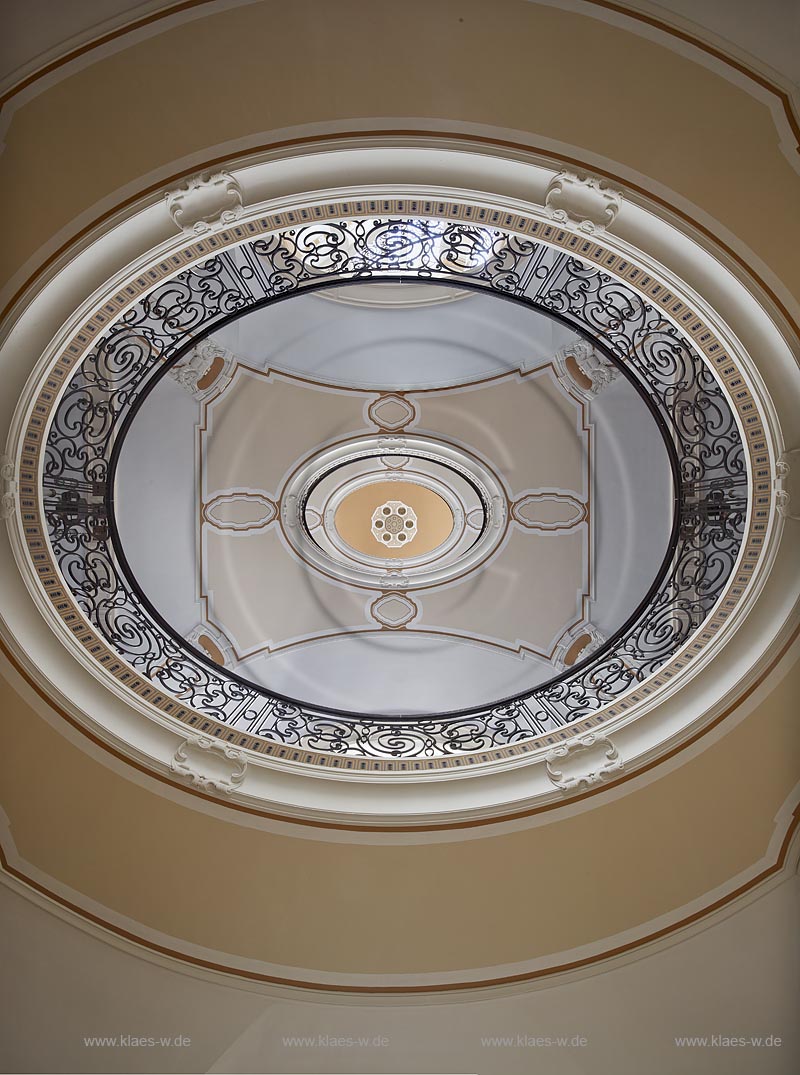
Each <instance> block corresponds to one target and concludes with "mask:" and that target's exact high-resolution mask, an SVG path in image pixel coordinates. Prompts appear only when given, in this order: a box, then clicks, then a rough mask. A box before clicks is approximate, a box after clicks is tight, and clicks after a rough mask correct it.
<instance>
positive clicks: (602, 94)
mask: <svg viewBox="0 0 800 1075" xmlns="http://www.w3.org/2000/svg"><path fill="white" fill-rule="evenodd" d="M497 10H498V7H497V5H487V4H486V3H484V2H483V0H460V2H459V3H457V4H456V3H454V2H450V0H445V2H443V3H437V4H433V5H431V4H428V3H424V2H423V0H412V2H411V3H407V4H406V5H404V13H405V14H404V17H407V18H408V19H409V25H424V26H425V28H426V32H425V33H424V34H411V35H407V34H402V33H397V10H396V8H395V6H394V5H393V4H389V3H386V4H381V5H379V6H376V5H375V4H373V3H371V2H366V0H346V4H345V6H344V7H343V6H342V5H340V4H337V5H331V4H327V3H325V2H315V0H298V2H295V3H292V4H285V5H279V6H276V5H275V4H271V3H256V4H248V5H243V6H239V7H234V8H231V9H228V10H226V11H219V10H217V9H216V8H213V9H210V13H209V15H208V17H207V18H204V19H198V20H195V21H193V22H191V23H189V24H187V25H183V26H179V27H170V28H168V29H165V31H164V32H163V33H161V34H159V35H157V36H154V37H150V38H147V39H146V40H142V41H138V40H137V41H136V43H135V44H132V45H131V46H130V47H129V48H126V49H125V50H124V51H122V52H120V53H117V54H115V55H113V56H110V57H103V58H102V59H99V60H98V62H97V63H94V64H93V65H92V66H90V67H88V68H86V69H78V70H75V71H74V73H71V74H70V75H69V77H68V78H66V79H64V80H63V81H60V82H58V83H57V84H56V85H55V86H53V88H52V89H51V90H48V91H47V92H45V93H43V94H41V95H40V96H38V97H36V98H34V99H33V100H31V101H30V102H28V103H26V104H25V105H24V106H23V107H22V108H20V109H19V110H18V111H17V112H15V114H14V118H13V124H12V127H11V129H10V130H9V132H8V134H7V135H6V149H5V154H4V167H3V172H2V176H0V197H2V199H3V202H4V204H12V202H13V204H15V205H16V206H17V208H18V212H16V213H15V214H13V216H12V217H11V219H9V220H8V221H7V230H6V235H5V242H4V250H3V255H4V266H5V268H4V280H5V281H8V280H9V279H10V278H11V277H12V275H13V274H14V273H15V272H16V270H17V268H18V267H19V266H22V265H24V264H25V263H26V261H27V259H28V258H30V257H35V258H36V259H37V260H39V259H40V258H41V257H43V256H47V255H49V254H50V253H52V252H53V250H54V249H56V248H57V247H58V245H60V243H61V242H63V241H64V240H65V239H66V238H68V237H69V236H70V235H71V234H73V233H74V230H75V229H76V228H77V227H80V226H83V224H84V223H88V222H89V220H90V219H93V217H94V216H95V215H97V213H99V212H102V211H104V209H105V208H106V207H107V206H101V207H100V208H98V210H97V212H95V211H93V208H92V207H94V206H96V205H98V204H99V203H100V202H101V201H102V200H103V199H106V198H107V197H108V196H109V194H110V193H111V192H115V191H123V192H124V193H123V194H122V195H121V196H122V197H125V196H127V195H128V192H129V185H130V184H132V183H135V184H136V189H137V190H140V189H142V186H143V185H144V186H146V185H148V184H149V183H152V182H155V181H158V180H156V179H151V178H149V177H151V176H153V177H155V176H157V175H158V174H159V173H160V175H161V176H166V175H169V174H174V172H175V171H176V170H179V169H180V168H181V167H189V168H191V167H193V166H195V162H197V164H199V163H200V162H201V161H206V160H208V159H210V158H212V157H219V156H221V155H222V154H224V152H225V151H226V150H225V148H224V147H230V146H231V145H234V144H235V145H236V146H237V147H239V146H241V148H242V149H244V148H245V146H246V144H247V143H249V144H250V145H255V144H259V145H263V144H265V143H268V142H270V141H280V140H281V139H283V138H285V137H286V134H285V133H283V132H285V131H286V130H287V129H289V128H302V127H303V126H304V125H319V124H337V123H338V124H341V121H343V120H344V121H345V127H346V129H348V130H354V129H355V130H358V129H362V130H363V129H365V128H371V129H375V128H376V126H377V127H378V128H380V129H385V128H387V127H396V128H401V129H402V128H405V129H408V128H413V127H414V126H415V124H414V120H413V117H418V118H419V117H423V118H424V122H421V126H422V127H423V128H424V127H427V128H429V129H430V128H431V127H432V128H433V129H436V130H445V131H447V130H449V131H455V132H456V133H459V132H463V133H467V134H468V133H469V132H470V130H473V131H474V133H476V134H479V135H480V134H481V133H484V134H486V135H489V136H491V134H490V131H489V130H488V128H494V130H495V133H496V135H497V137H500V138H505V139H510V140H512V141H528V142H530V143H531V144H533V145H537V144H538V145H542V143H543V142H547V143H548V144H549V145H551V146H552V148H554V149H556V150H560V151H563V152H564V153H565V155H566V156H567V157H570V158H573V159H574V157H575V156H576V154H575V153H574V152H572V149H571V148H570V147H573V148H574V147H581V149H582V152H583V159H584V160H585V159H586V155H587V154H588V155H589V156H591V157H592V158H593V160H594V161H595V162H596V164H597V165H598V166H599V167H601V168H603V167H605V166H606V165H608V166H609V167H610V169H611V171H612V172H613V170H614V168H613V162H615V161H616V162H621V165H622V168H623V170H625V171H626V174H627V176H628V177H629V181H630V182H632V183H634V184H638V185H639V186H641V185H642V181H643V182H644V185H645V186H646V187H647V188H648V189H650V190H652V192H653V193H655V194H661V193H662V192H664V190H670V191H673V192H675V193H676V194H677V196H678V197H679V198H680V199H681V203H682V206H681V208H682V210H683V209H685V210H686V211H688V212H691V207H692V206H695V207H701V215H703V214H705V215H706V216H705V221H704V223H705V224H706V226H709V225H710V227H711V230H712V231H716V229H715V228H714V223H713V222H714V221H717V222H719V224H720V226H721V227H722V228H723V229H726V234H728V235H729V236H730V235H734V236H737V237H738V239H737V244H741V243H744V244H747V245H748V247H749V248H750V249H752V251H754V252H755V253H756V255H757V257H758V258H759V259H760V261H761V262H762V263H763V264H765V265H767V266H768V267H769V269H770V270H771V272H772V273H774V274H776V275H777V277H778V278H779V279H780V280H781V282H782V284H783V286H784V287H785V288H788V289H789V290H790V291H791V290H792V289H794V291H795V294H797V287H798V278H797V268H796V259H795V258H793V257H792V256H791V254H790V253H789V252H788V251H787V249H786V246H785V244H784V237H785V234H786V228H787V226H789V227H791V221H792V220H793V218H794V215H795V214H794V205H795V204H796V200H797V192H798V185H799V184H800V176H798V174H797V172H795V171H794V170H793V168H792V166H791V165H790V163H789V162H788V160H787V159H786V157H785V156H784V154H783V153H782V151H781V149H780V146H779V136H778V135H777V133H776V130H775V124H774V122H773V118H772V115H771V112H770V105H769V101H768V100H765V101H762V100H759V99H757V98H756V97H754V96H753V94H752V92H751V88H750V87H749V86H746V85H745V86H742V87H740V86H739V85H737V84H735V83H734V82H733V81H731V80H727V79H725V78H724V77H723V76H721V75H719V74H716V73H714V72H712V71H710V70H707V69H705V68H704V67H703V66H701V65H700V64H699V63H698V62H694V61H693V60H692V59H691V58H689V57H685V56H682V55H678V54H676V53H675V52H674V51H672V50H671V49H670V47H669V42H667V43H665V44H661V43H657V42H655V41H650V40H647V39H643V38H642V37H641V36H640V35H638V34H637V33H635V32H632V31H626V30H621V29H619V28H617V27H614V26H611V25H606V24H604V23H602V22H600V21H598V20H597V19H594V18H588V19H587V18H586V17H584V16H582V15H581V14H579V13H577V12H574V11H567V10H559V9H558V8H557V7H551V6H544V5H537V4H531V3H528V2H526V0H504V2H503V3H502V5H501V11H502V15H501V16H498V14H497ZM345 13H346V17H344V14H345ZM459 20H463V21H459ZM310 25H313V27H314V33H313V35H311V36H309V35H308V34H307V33H306V30H307V28H308V27H309V26H310ZM280 40H287V41H300V40H302V41H303V42H304V47H305V52H304V63H303V77H302V78H299V79H298V78H296V77H295V76H296V70H297V68H296V62H295V57H294V55H293V54H292V53H291V51H278V52H276V53H275V54H270V62H269V63H264V52H263V49H264V42H266V41H280ZM374 40H383V41H385V40H392V41H393V42H394V47H393V49H392V51H391V56H390V57H387V58H385V60H384V64H385V66H384V67H383V68H382V70H381V71H380V72H379V71H378V70H377V69H376V68H374V67H373V68H371V70H372V71H374V73H375V77H376V81H375V84H374V85H373V87H372V90H371V92H370V94H369V95H368V96H367V97H366V99H365V95H364V92H363V89H364V73H363V71H362V70H361V67H360V65H359V64H354V65H348V64H341V63H337V62H335V60H334V58H335V57H340V56H346V55H364V56H367V55H374V52H373V47H372V43H373V41H374ZM444 41H450V42H452V47H451V48H448V49H446V50H445V49H443V48H442V42H444ZM532 41H534V42H535V43H536V62H535V63H532V62H531V44H530V43H531V42H532ZM501 54H502V55H503V56H504V57H505V66H506V70H507V71H508V72H511V73H512V74H513V87H514V89H513V92H511V90H510V87H509V83H508V80H507V79H498V80H492V79H475V78H474V71H475V70H480V69H482V67H483V65H484V64H485V57H486V56H487V55H501ZM598 57H601V58H602V60H601V62H602V64H603V68H604V70H608V71H615V72H618V74H617V76H615V77H614V78H613V79H610V78H609V79H599V78H598V77H597V73H596V72H597V62H598ZM565 63H567V64H568V66H569V70H570V72H571V75H570V80H569V87H568V92H558V91H557V88H558V87H562V86H564V70H565ZM226 64H228V65H230V66H231V68H232V69H236V71H237V78H236V80H235V82H232V81H227V80H224V79H223V80H214V81H213V83H209V84H208V85H207V86H205V87H204V88H203V89H202V90H200V89H198V88H195V94H200V93H202V98H201V97H199V96H197V97H196V107H195V108H193V109H191V110H188V111H187V110H186V109H183V110H181V113H180V118H179V119H176V122H175V123H172V124H159V123H158V122H156V121H155V118H156V117H158V116H159V115H161V114H163V101H164V100H179V99H181V95H182V89H181V88H182V87H183V86H185V85H189V84H194V82H195V78H194V76H195V72H196V71H197V70H198V69H207V70H212V69H218V68H220V67H223V66H225V65H226ZM142 70H146V71H157V72H158V73H159V75H158V78H153V79H144V80H142V78H141V77H140V75H141V71H142ZM412 70H413V71H416V72H419V77H417V78H411V79H410V78H408V77H407V72H408V71H412ZM333 71H335V82H336V94H335V95H331V93H330V82H331V75H332V72H333ZM625 72H627V74H625ZM384 76H385V77H384ZM288 84H291V85H292V87H293V92H292V93H291V94H289V95H287V94H286V93H285V87H286V86H287V85H288ZM632 85H643V86H647V87H648V89H647V90H643V91H642V92H641V93H640V94H638V95H636V98H635V99H634V98H633V97H632V96H631V94H630V92H629V89H630V86H632ZM133 87H135V93H136V107H135V108H131V109H128V110H127V114H126V122H125V123H124V124H121V123H120V122H119V104H120V102H121V101H128V100H130V99H131V97H130V95H131V93H132V88H133ZM667 88H668V90H667ZM375 117H380V120H379V121H378V122H377V123H376V122H375ZM426 117H427V118H426ZM620 117H625V122H621V121H620ZM476 127H478V128H481V127H482V128H483V132H481V131H480V130H475V128H476ZM339 129H340V130H341V129H342V127H341V126H340V127H339ZM89 130H91V131H93V132H100V131H102V132H103V138H104V145H105V149H104V152H103V153H102V154H99V155H97V156H96V158H95V159H93V165H92V167H91V168H89V169H86V168H84V167H83V166H82V163H83V161H84V159H85V149H84V146H85V137H86V134H87V132H88V131H89ZM276 131H277V132H281V133H278V134H277V135H275V136H274V137H271V136H270V132H276ZM673 131H674V132H675V133H674V136H673V134H672V132H673ZM317 132H318V128H315V129H314V130H306V132H302V131H301V132H299V133H300V134H301V135H302V133H306V134H308V133H317ZM526 132H527V133H526ZM710 132H711V134H710ZM710 137H711V138H712V141H709V138H710ZM676 146H680V147H681V150H680V152H676V148H675V147H676ZM209 147H213V149H209ZM43 159H54V160H59V161H60V162H61V164H62V167H61V169H60V170H59V181H58V184H57V194H56V193H54V190H53V184H52V182H51V177H50V173H49V171H48V170H47V169H45V168H42V167H41V166H40V164H41V161H42V160H43ZM184 160H186V161H191V162H192V163H190V164H181V165H178V167H177V168H176V167H175V166H174V162H176V161H181V162H182V161H184ZM573 166H574V165H573ZM732 175H736V177H737V180H736V182H735V183H732V182H730V177H731V176H732ZM145 177H147V178H145ZM351 178H352V177H351ZM767 185H768V187H769V192H770V193H769V197H767V198H764V196H763V194H764V190H765V189H766V186H767ZM117 200H118V199H117ZM756 207H757V212H756ZM82 214H86V216H82ZM76 221H81V223H80V224H77V225H76V224H75V223H74V222H76ZM62 229H66V231H65V232H64V234H63V235H62ZM67 232H68V233H69V234H67ZM718 234H720V237H722V234H721V233H718ZM56 235H58V236H60V237H59V238H58V239H57V240H55V241H53V237H54V236H56ZM40 248H43V249H42V252H41V254H37V251H39V249H40ZM740 256H741V255H740ZM20 282H21V280H19V279H18V280H17V286H18V284H19V283H20ZM770 282H771V283H772V282H773V281H772V280H771V281H770ZM12 290H13V289H12Z"/></svg>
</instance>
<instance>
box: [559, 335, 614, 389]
mask: <svg viewBox="0 0 800 1075" xmlns="http://www.w3.org/2000/svg"><path fill="white" fill-rule="evenodd" d="M570 359H572V360H573V362H574V364H575V366H576V367H577V369H578V370H579V371H580V373H582V374H583V375H584V377H585V378H586V379H587V380H588V381H590V382H591V383H590V385H585V384H583V383H581V381H579V380H578V379H577V377H576V376H575V372H574V370H572V369H570ZM553 362H554V365H555V368H556V376H557V377H558V380H559V382H560V383H561V386H562V388H563V389H564V390H565V391H566V392H567V393H568V394H569V395H572V396H577V397H578V398H579V399H582V400H583V401H584V403H591V402H592V400H593V399H594V398H595V397H596V396H598V395H599V394H600V393H601V392H602V391H603V389H604V388H607V387H608V386H609V385H610V384H612V383H613V382H614V381H615V380H616V379H617V377H619V370H618V369H617V368H616V366H612V364H611V363H610V362H608V361H607V360H606V359H605V358H604V357H603V356H602V355H601V354H600V352H599V351H598V350H597V349H596V348H595V347H594V346H593V345H592V344H591V343H589V342H588V341H587V340H575V342H574V343H570V344H568V345H567V346H566V347H562V348H561V349H560V350H558V351H556V353H555V355H554V357H553Z"/></svg>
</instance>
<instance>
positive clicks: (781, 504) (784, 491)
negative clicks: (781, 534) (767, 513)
mask: <svg viewBox="0 0 800 1075" xmlns="http://www.w3.org/2000/svg"><path fill="white" fill-rule="evenodd" d="M790 460H791V462H790ZM793 468H794V482H793V483H791V484H795V483H796V482H797V478H798V471H800V448H792V449H790V451H788V452H783V454H782V455H781V456H780V457H779V458H778V461H777V463H776V464H775V480H774V482H773V485H774V489H775V504H776V506H777V509H778V514H779V515H780V516H781V518H783V519H792V520H793V521H794V522H798V521H800V515H798V514H797V513H796V512H792V511H791V503H792V492H794V494H795V499H798V495H797V493H798V491H797V490H792V489H791V488H790V479H791V477H792V469H793Z"/></svg>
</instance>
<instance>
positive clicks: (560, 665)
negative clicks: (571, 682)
mask: <svg viewBox="0 0 800 1075" xmlns="http://www.w3.org/2000/svg"><path fill="white" fill-rule="evenodd" d="M583 635H588V637H589V641H588V642H587V643H586V645H585V646H584V647H583V648H582V649H581V650H580V652H579V653H578V655H577V656H576V658H575V660H573V661H570V662H569V664H567V661H566V658H567V654H568V653H569V651H570V649H571V648H572V646H573V645H574V643H575V642H577V641H578V639H579V638H581V637H582V636H583ZM605 641H606V636H605V635H604V634H603V632H602V631H601V630H599V628H597V627H595V625H594V624H593V623H592V622H591V621H590V620H581V622H580V623H576V624H575V626H574V627H570V628H569V630H567V631H565V632H564V634H563V635H562V636H561V638H559V640H558V642H557V643H556V648H555V650H554V651H553V657H552V663H553V667H554V668H555V670H556V671H557V672H563V671H564V670H565V669H566V668H570V667H572V665H573V664H577V662H578V661H582V660H584V658H586V657H588V656H589V655H590V654H591V653H594V651H595V650H597V649H599V648H600V646H602V645H603V643H604V642H605Z"/></svg>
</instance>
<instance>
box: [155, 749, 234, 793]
mask: <svg viewBox="0 0 800 1075" xmlns="http://www.w3.org/2000/svg"><path fill="white" fill-rule="evenodd" d="M169 767H170V771H171V772H173V773H177V775H178V776H182V777H183V778H184V779H185V780H187V781H188V782H189V783H190V784H191V785H192V786H193V787H195V788H202V789H203V790H209V789H211V790H214V791H221V792H223V793H224V794H225V795H230V794H231V793H232V792H234V791H236V790H237V788H239V787H240V786H241V785H242V783H243V781H244V778H245V773H246V772H247V761H246V760H245V756H244V754H243V753H242V752H241V751H240V750H235V749H234V748H233V747H231V746H229V745H228V744H227V743H220V742H219V741H218V740H216V739H211V738H209V737H208V736H203V735H195V736H190V737H189V738H188V739H185V740H184V741H183V742H182V743H181V744H180V746H179V747H178V749H177V750H176V751H175V754H174V756H173V758H172V761H171V762H170V766H169Z"/></svg>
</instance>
